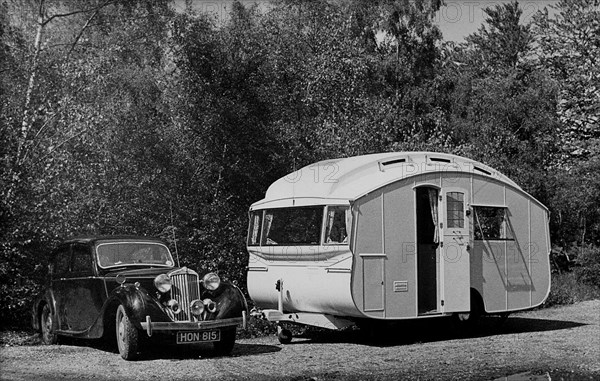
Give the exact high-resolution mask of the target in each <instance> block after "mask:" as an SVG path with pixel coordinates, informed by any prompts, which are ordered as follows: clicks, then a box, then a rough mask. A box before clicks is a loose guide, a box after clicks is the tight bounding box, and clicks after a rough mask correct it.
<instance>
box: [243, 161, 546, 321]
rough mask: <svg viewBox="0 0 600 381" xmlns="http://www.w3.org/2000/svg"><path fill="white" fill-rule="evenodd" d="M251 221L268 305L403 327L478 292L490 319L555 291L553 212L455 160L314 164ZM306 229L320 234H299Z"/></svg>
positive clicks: (254, 271) (463, 303) (261, 297)
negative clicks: (337, 229)
mask: <svg viewBox="0 0 600 381" xmlns="http://www.w3.org/2000/svg"><path fill="white" fill-rule="evenodd" d="M301 208H304V209H301ZM310 208H312V209H310ZM309 212H311V213H312V214H311V216H312V217H311V218H312V220H310V221H312V222H310V223H308V222H302V221H308V220H307V219H306V218H307V217H305V215H308V214H310V213H309ZM319 213H320V215H319ZM250 215H251V227H250V230H249V238H248V239H249V241H248V251H249V255H250V261H249V271H248V290H249V293H250V296H251V297H252V299H253V300H254V301H255V303H256V304H257V306H259V307H261V308H267V309H277V308H279V309H281V310H283V311H285V312H290V313H293V312H298V313H300V312H306V313H314V314H327V315H331V316H338V317H348V318H373V319H394V320H396V319H411V318H419V317H426V316H435V315H440V316H442V315H448V314H452V313H459V312H467V311H469V310H470V308H471V306H472V303H473V302H474V301H473V300H472V296H473V295H476V297H477V298H478V299H481V301H482V302H483V308H484V309H485V311H486V312H489V313H501V312H509V311H516V310H522V309H527V308H532V307H535V306H537V305H539V304H541V303H542V302H543V301H544V300H545V299H546V297H547V295H548V292H549V289H550V267H549V253H550V239H549V231H548V223H549V221H548V218H549V216H548V210H547V209H546V208H545V207H544V206H543V205H542V204H541V203H540V202H538V201H537V200H536V199H534V198H533V197H531V196H530V195H528V194H527V193H526V192H524V191H523V190H522V189H521V188H520V187H519V186H518V185H517V184H515V183H514V182H513V181H511V180H510V179H508V178H507V177H506V176H504V175H502V174H500V173H499V172H497V171H495V170H494V169H492V168H490V167H487V166H485V165H483V164H481V163H478V162H475V161H472V160H469V159H465V158H461V157H458V156H454V155H448V154H439V153H430V152H407V153H386V154H376V155H366V156H357V157H352V158H346V159H336V160H328V161H323V162H319V163H315V164H312V165H310V166H307V167H304V168H302V169H300V170H298V171H296V172H294V173H292V174H290V175H288V176H286V177H284V178H282V179H280V180H278V181H276V182H275V183H274V184H273V185H271V187H270V188H269V190H268V191H267V194H266V197H265V199H263V200H261V201H259V202H256V203H255V204H253V205H252V206H251V208H250ZM319 216H321V217H319ZM317 218H321V219H320V220H317ZM252 221H254V223H253V222H252ZM282 221H283V222H282ZM315 221H316V222H315ZM253 224H254V225H253ZM336 224H338V225H339V226H340V227H341V231H343V233H344V234H343V237H344V238H343V242H342V241H341V240H342V238H335V234H334V233H333V231H334V230H335V229H333V227H335V225H336ZM308 225H310V226H312V227H311V228H310V229H309V228H308V227H307V226H308ZM317 225H320V227H317ZM301 226H303V228H302V229H301V230H302V232H301V233H302V234H300V235H304V236H306V237H308V236H311V237H312V238H310V239H309V238H306V237H305V238H298V237H299V236H300V235H299V234H296V233H295V232H294V229H299V227H301ZM311 229H313V230H314V232H313V231H312V230H311ZM319 229H320V230H319ZM308 230H311V232H309V231H308ZM317 230H319V231H318V232H317ZM336 234H337V233H336ZM317 235H319V238H318V239H317V238H315V237H317ZM304 236H303V237H304ZM332 237H334V238H333V243H332ZM298 239H299V240H300V241H296V240H298ZM302 239H304V240H302ZM286 242H287V243H286ZM297 242H301V243H300V244H298V243H297ZM278 281H279V282H282V283H283V288H282V290H283V291H281V290H278V289H277V288H276V283H277V282H278Z"/></svg>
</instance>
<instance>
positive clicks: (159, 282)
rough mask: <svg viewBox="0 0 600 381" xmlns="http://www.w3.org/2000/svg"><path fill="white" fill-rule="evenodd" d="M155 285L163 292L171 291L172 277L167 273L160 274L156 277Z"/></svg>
mask: <svg viewBox="0 0 600 381" xmlns="http://www.w3.org/2000/svg"><path fill="white" fill-rule="evenodd" d="M154 286H155V287H156V288H157V289H158V291H160V292H162V293H163V294H164V293H165V292H169V291H170V290H171V278H169V276H168V275H167V274H160V275H158V276H157V277H156V278H154Z"/></svg>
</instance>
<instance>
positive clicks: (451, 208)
mask: <svg viewBox="0 0 600 381" xmlns="http://www.w3.org/2000/svg"><path fill="white" fill-rule="evenodd" d="M446 201H447V214H448V227H449V228H461V229H462V228H464V227H465V218H464V215H465V213H464V204H465V203H464V194H463V193H461V192H448V195H447V196H446Z"/></svg>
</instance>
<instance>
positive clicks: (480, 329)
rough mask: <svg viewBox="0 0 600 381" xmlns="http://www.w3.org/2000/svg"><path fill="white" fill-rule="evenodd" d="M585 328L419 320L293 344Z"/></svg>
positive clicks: (309, 333) (313, 334)
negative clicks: (472, 325) (467, 323)
mask: <svg viewBox="0 0 600 381" xmlns="http://www.w3.org/2000/svg"><path fill="white" fill-rule="evenodd" d="M584 325H586V324H584V323H579V322H572V321H563V320H549V319H534V318H524V317H512V318H508V320H506V321H504V320H503V319H502V318H500V317H493V316H490V317H485V318H482V319H481V320H480V322H479V323H478V324H477V325H476V326H474V327H470V328H467V327H464V326H462V325H461V324H460V323H458V322H457V321H455V320H454V319H453V318H434V319H422V320H415V321H405V322H395V323H387V324H386V322H374V323H371V324H364V325H363V326H362V328H361V329H358V328H356V327H353V328H351V329H347V330H344V331H329V330H321V329H307V330H305V332H303V333H299V334H295V335H294V340H293V341H292V343H291V344H292V345H293V344H303V343H355V344H363V345H373V346H394V345H404V344H414V343H427V342H436V341H444V340H454V339H463V338H469V337H471V338H475V337H489V336H497V335H509V334H516V333H524V332H543V331H556V330H563V329H571V328H576V327H580V326H584Z"/></svg>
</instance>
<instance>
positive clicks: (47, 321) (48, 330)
mask: <svg viewBox="0 0 600 381" xmlns="http://www.w3.org/2000/svg"><path fill="white" fill-rule="evenodd" d="M53 323H54V322H53V319H52V309H51V308H50V306H49V305H48V304H44V307H42V315H41V317H40V326H41V328H42V343H44V344H46V345H52V344H56V343H57V342H58V335H57V334H56V332H55V331H54V327H53Z"/></svg>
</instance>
